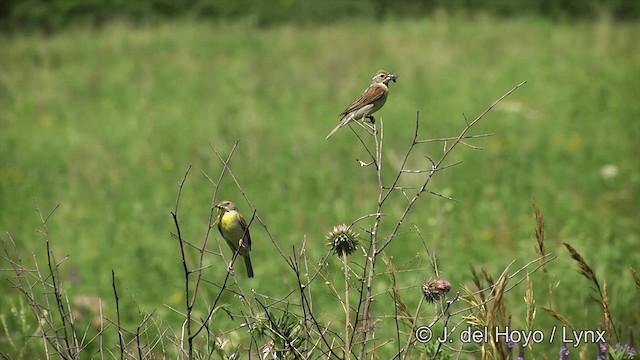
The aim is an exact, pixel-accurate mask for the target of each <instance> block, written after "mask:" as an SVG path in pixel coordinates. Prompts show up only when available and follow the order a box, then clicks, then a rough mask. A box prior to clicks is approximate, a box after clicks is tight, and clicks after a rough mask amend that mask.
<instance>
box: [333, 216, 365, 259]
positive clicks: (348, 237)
mask: <svg viewBox="0 0 640 360" xmlns="http://www.w3.org/2000/svg"><path fill="white" fill-rule="evenodd" d="M359 236H360V234H358V233H356V232H355V231H353V230H351V226H349V225H346V224H340V225H336V226H334V227H333V230H332V231H330V232H329V234H328V235H327V244H328V245H329V246H330V247H331V250H332V251H333V252H335V253H336V254H338V256H340V257H342V256H344V255H347V256H349V255H351V254H352V253H353V252H354V251H355V250H356V248H357V247H358V243H359V241H358V237H359Z"/></svg>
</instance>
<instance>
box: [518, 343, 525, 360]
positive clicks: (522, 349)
mask: <svg viewBox="0 0 640 360" xmlns="http://www.w3.org/2000/svg"><path fill="white" fill-rule="evenodd" d="M519 348H520V350H519V351H518V357H517V358H516V360H524V347H522V346H519Z"/></svg>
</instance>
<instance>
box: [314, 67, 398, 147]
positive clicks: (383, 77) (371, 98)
mask: <svg viewBox="0 0 640 360" xmlns="http://www.w3.org/2000/svg"><path fill="white" fill-rule="evenodd" d="M397 78H398V77H397V76H396V75H394V74H390V73H389V72H387V71H384V70H378V72H376V74H375V75H373V78H371V85H369V87H368V88H367V89H366V90H365V91H364V92H363V93H362V95H360V96H359V97H358V98H357V99H355V100H354V101H353V102H352V103H351V104H349V106H347V108H346V109H345V110H344V111H343V112H342V113H341V114H340V116H341V118H340V123H339V124H338V126H336V127H335V128H333V130H331V132H330V133H329V135H327V137H326V138H325V140H326V139H328V138H329V136H331V135H333V134H335V132H336V131H338V130H340V128H342V127H343V126H345V125H347V124H348V123H350V122H352V121H355V120H360V119H362V118H368V119H369V120H371V122H372V123H373V122H374V118H373V115H371V114H373V113H374V112H376V111H378V110H380V108H381V107H382V105H384V103H385V102H386V101H387V95H388V94H389V81H393V82H396V79H397Z"/></svg>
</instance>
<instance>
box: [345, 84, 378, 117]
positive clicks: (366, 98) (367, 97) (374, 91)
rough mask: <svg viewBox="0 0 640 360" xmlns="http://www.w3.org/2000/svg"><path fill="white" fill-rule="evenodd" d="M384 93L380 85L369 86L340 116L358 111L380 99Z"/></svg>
mask: <svg viewBox="0 0 640 360" xmlns="http://www.w3.org/2000/svg"><path fill="white" fill-rule="evenodd" d="M384 93H385V89H384V87H382V86H380V85H377V84H376V85H371V86H369V87H368V88H367V90H365V91H364V92H363V93H362V95H360V96H359V97H358V98H357V99H356V100H355V101H354V102H352V103H351V104H350V105H349V106H348V107H347V108H346V109H345V110H344V111H343V112H342V113H341V114H340V116H343V115H346V114H348V113H350V112H352V111H354V110H358V109H360V108H361V107H363V106H365V105H367V104H370V103H372V102H374V101H376V100H378V99H379V98H380V97H382V96H383V95H384Z"/></svg>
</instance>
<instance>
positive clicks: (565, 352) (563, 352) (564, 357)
mask: <svg viewBox="0 0 640 360" xmlns="http://www.w3.org/2000/svg"><path fill="white" fill-rule="evenodd" d="M558 359H560V360H569V348H568V347H567V344H565V343H562V346H561V347H560V354H559V356H558Z"/></svg>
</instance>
